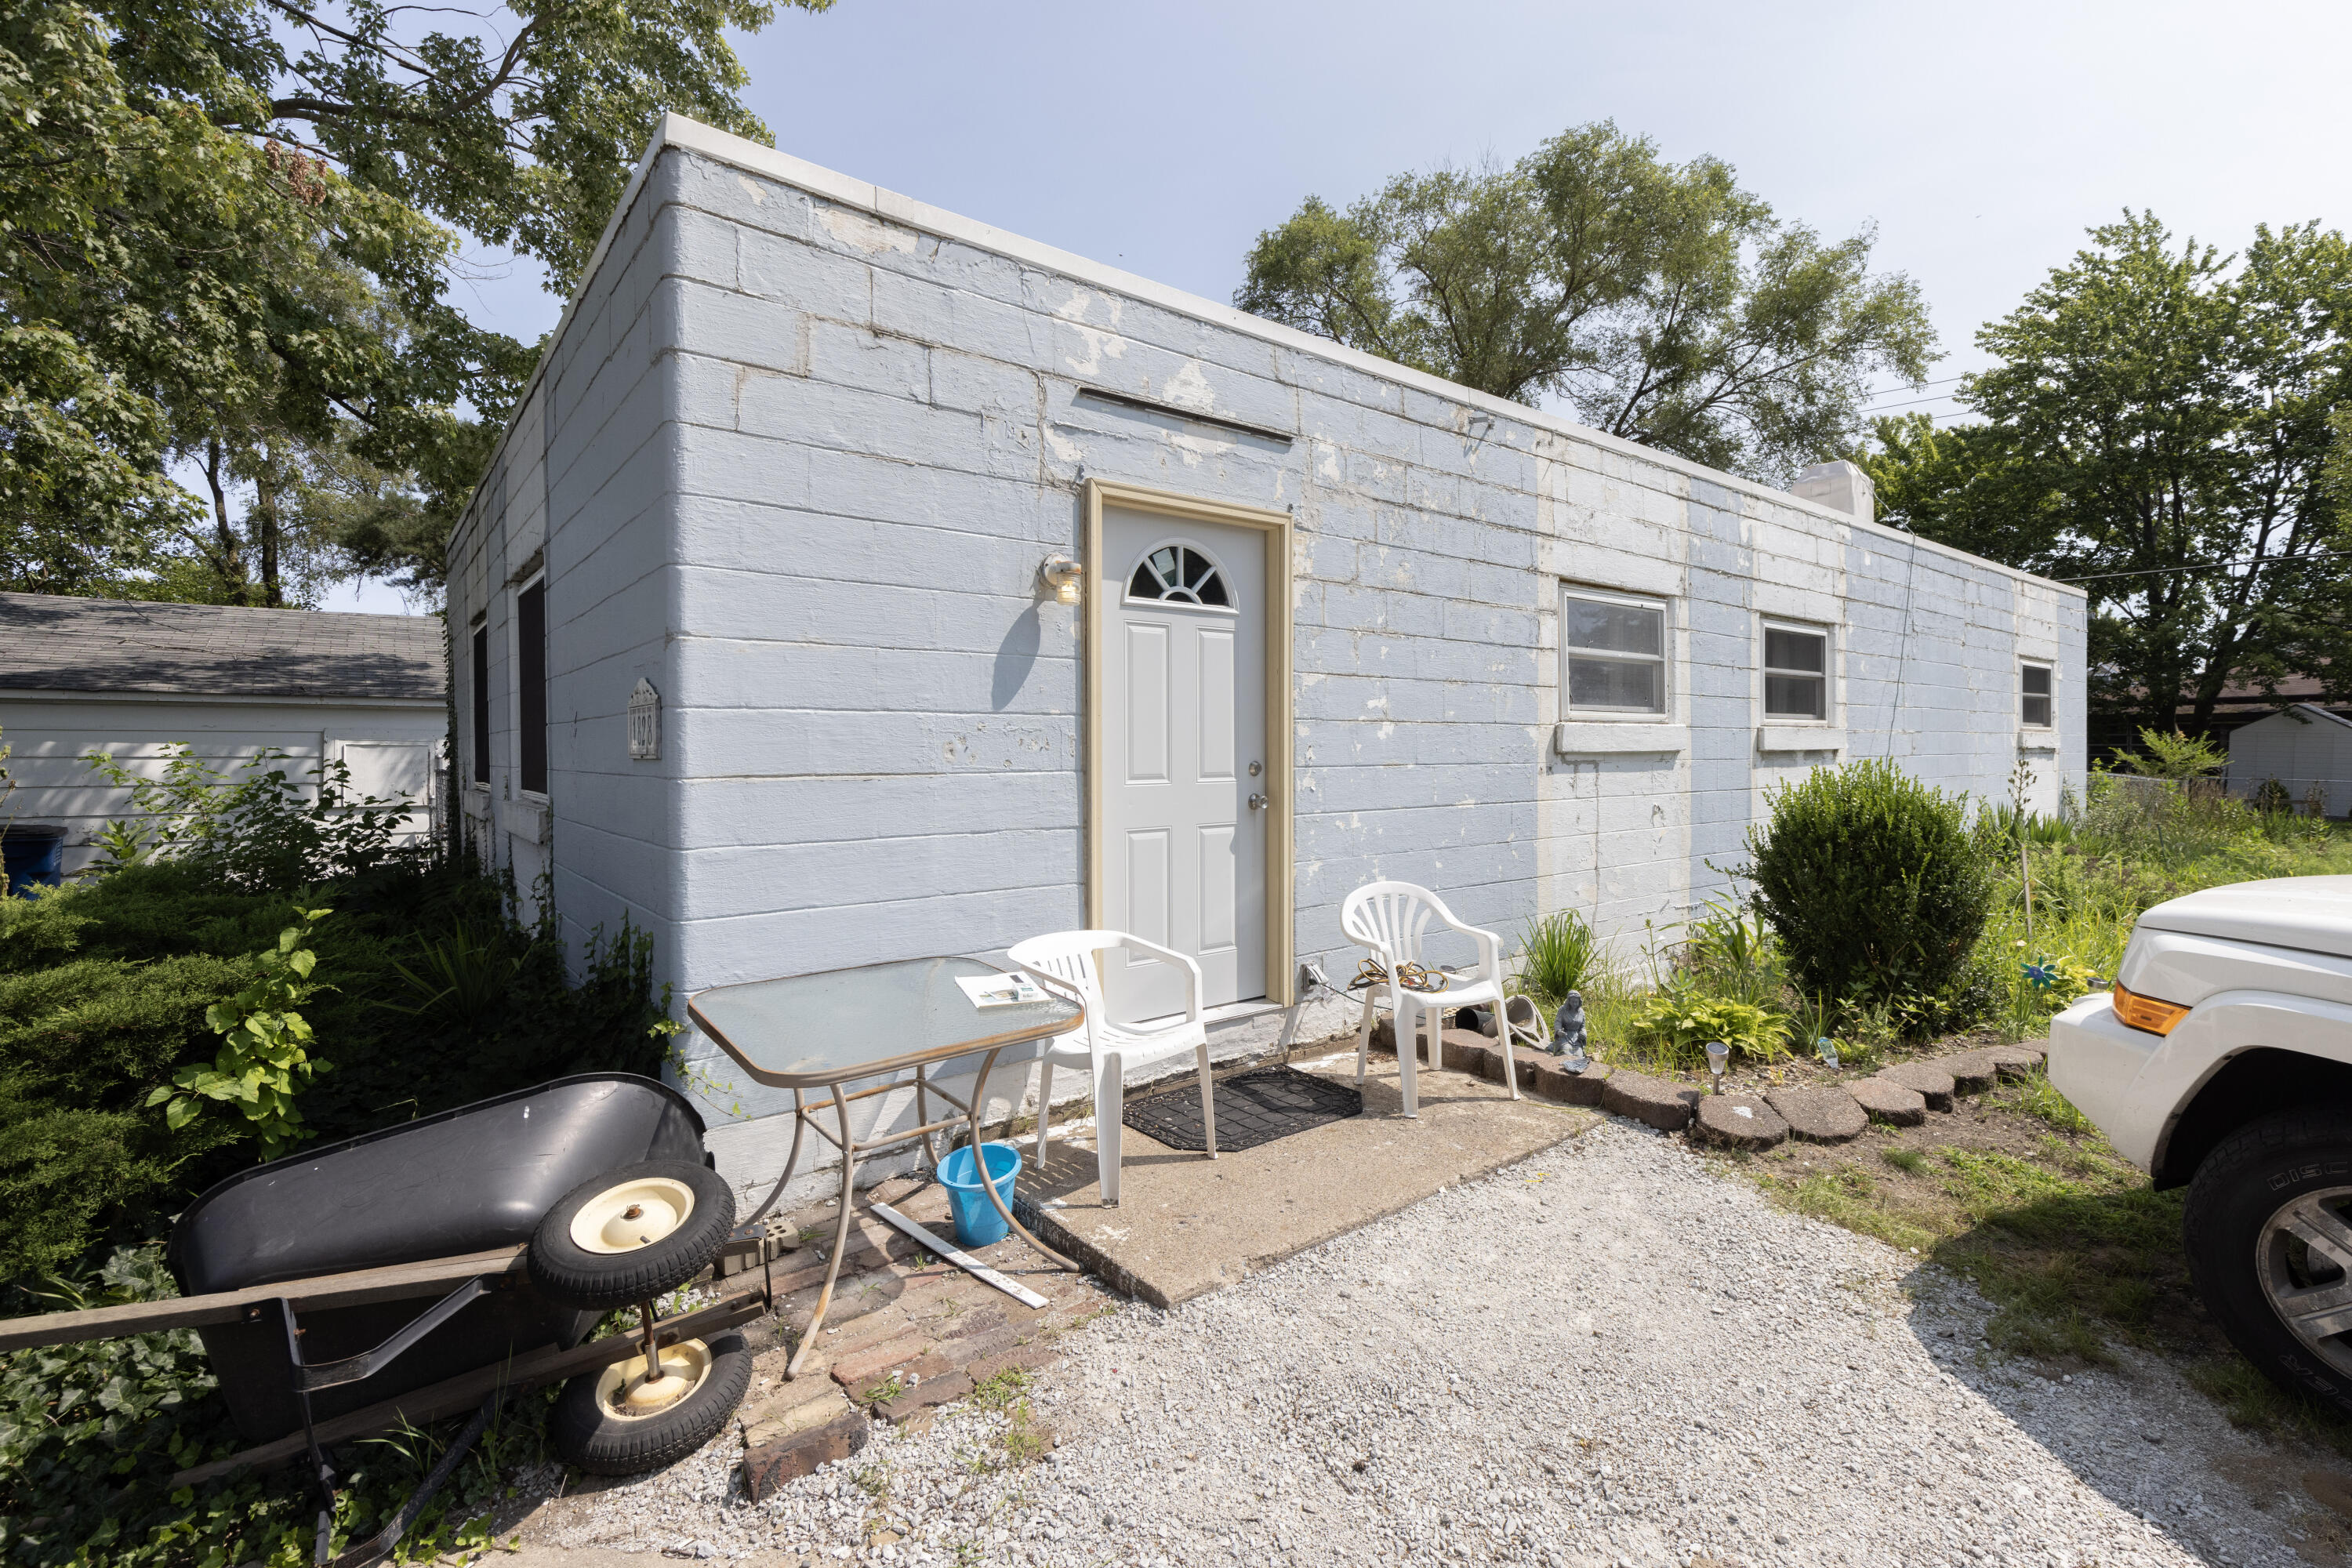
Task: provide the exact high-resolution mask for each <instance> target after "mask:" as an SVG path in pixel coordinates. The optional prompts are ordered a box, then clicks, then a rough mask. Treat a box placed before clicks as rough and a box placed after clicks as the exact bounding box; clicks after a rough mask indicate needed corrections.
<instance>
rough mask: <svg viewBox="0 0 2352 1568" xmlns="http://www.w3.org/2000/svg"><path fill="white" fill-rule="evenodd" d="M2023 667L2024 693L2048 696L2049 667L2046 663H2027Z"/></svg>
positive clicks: (2034, 695) (2030, 695) (2031, 695)
mask: <svg viewBox="0 0 2352 1568" xmlns="http://www.w3.org/2000/svg"><path fill="white" fill-rule="evenodd" d="M2024 669H2025V694H2026V695H2027V696H2028V697H2047V696H2049V695H2050V667H2049V666H2048V665H2046V664H2029V665H2026V666H2025V667H2024Z"/></svg>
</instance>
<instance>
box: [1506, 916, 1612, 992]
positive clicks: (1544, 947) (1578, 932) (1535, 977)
mask: <svg viewBox="0 0 2352 1568" xmlns="http://www.w3.org/2000/svg"><path fill="white" fill-rule="evenodd" d="M1593 951H1594V944H1593V940H1592V928H1591V926H1589V925H1587V924H1586V923H1585V921H1584V917H1583V916H1582V915H1580V914H1578V913H1577V912H1576V911H1575V910H1553V911H1552V912H1551V913H1550V914H1548V915H1546V916H1544V917H1543V918H1542V919H1540V920H1536V921H1529V922H1528V929H1527V931H1526V932H1525V934H1524V935H1522V936H1521V938H1520V939H1519V984H1520V986H1521V987H1522V988H1523V989H1525V990H1526V991H1527V992H1528V994H1529V995H1531V996H1534V997H1536V998H1538V1000H1540V1001H1541V1002H1543V1003H1544V1004H1545V1005H1546V1007H1547V1008H1549V1007H1554V1006H1557V1005H1559V1003H1561V1002H1562V1001H1564V1000H1565V999H1566V998H1567V996H1568V994H1569V993H1570V992H1571V991H1581V990H1583V989H1584V984H1585V981H1586V980H1587V978H1589V977H1590V975H1591V971H1592V957H1593Z"/></svg>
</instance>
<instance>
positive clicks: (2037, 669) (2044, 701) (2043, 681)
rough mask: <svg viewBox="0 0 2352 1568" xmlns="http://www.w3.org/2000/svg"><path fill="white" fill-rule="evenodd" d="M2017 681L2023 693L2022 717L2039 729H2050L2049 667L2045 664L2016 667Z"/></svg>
mask: <svg viewBox="0 0 2352 1568" xmlns="http://www.w3.org/2000/svg"><path fill="white" fill-rule="evenodd" d="M2018 679H2019V681H2020V683H2021V685H2022V687H2023V689H2024V692H2025V708H2024V712H2023V714H2022V717H2023V718H2024V720H2025V721H2026V722H2027V723H2029V724H2032V725H2034V726H2036V727H2037V728H2040V729H2044V730H2046V729H2048V728H2049V727H2050V667H2049V666H2048V665H2046V664H2021V665H2020V666H2018Z"/></svg>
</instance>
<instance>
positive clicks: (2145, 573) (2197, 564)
mask: <svg viewBox="0 0 2352 1568" xmlns="http://www.w3.org/2000/svg"><path fill="white" fill-rule="evenodd" d="M2345 555H2352V550H2314V551H2311V552H2308V553H2305V554H2302V555H2247V556H2242V557H2241V558H2240V559H2238V560H2236V561H2192V562H2190V563H2189V564H2188V565H2186V566H2150V567H2147V568H2146V569H2144V570H2141V571H2137V572H2094V573H2091V574H2089V575H2087V576H2083V577H2053V578H2052V579H2051V581H2052V582H2053V583H2103V582H2105V581H2106V580H2107V579H2109V578H2111V577H2163V576H2167V575H2169V574H2172V573H2175V572H2217V571H2220V570H2221V569H2223V568H2225V567H2231V566H2274V565H2276V564H2278V563H2280V562H2282V561H2290V562H2293V561H2333V560H2335V559H2336V558H2337V557H2339V556H2345Z"/></svg>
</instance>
